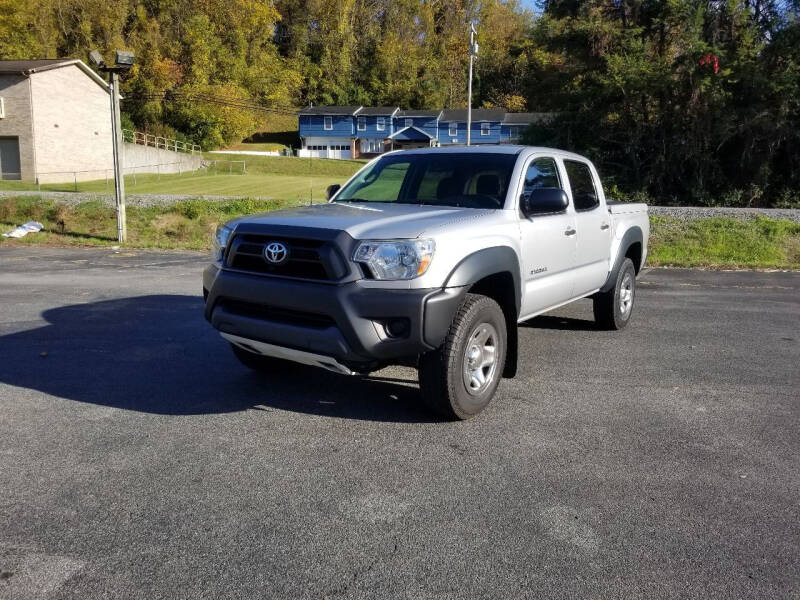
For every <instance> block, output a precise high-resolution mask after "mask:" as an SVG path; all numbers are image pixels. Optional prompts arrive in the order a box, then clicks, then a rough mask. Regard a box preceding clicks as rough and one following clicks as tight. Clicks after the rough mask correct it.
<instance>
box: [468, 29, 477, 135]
mask: <svg viewBox="0 0 800 600" xmlns="http://www.w3.org/2000/svg"><path fill="white" fill-rule="evenodd" d="M476 33H478V32H477V31H475V23H472V22H470V24H469V82H468V84H467V146H469V144H470V142H471V141H472V61H473V60H475V56H476V55H477V54H478V44H477V43H476V42H475V34H476Z"/></svg>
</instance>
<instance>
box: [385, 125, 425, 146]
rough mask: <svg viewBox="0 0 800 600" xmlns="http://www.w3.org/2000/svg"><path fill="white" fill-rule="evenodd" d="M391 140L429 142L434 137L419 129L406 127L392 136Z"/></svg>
mask: <svg viewBox="0 0 800 600" xmlns="http://www.w3.org/2000/svg"><path fill="white" fill-rule="evenodd" d="M389 138H391V139H393V140H401V141H407V142H427V141H429V140H431V139H433V136H432V135H431V134H429V133H426V132H425V131H422V129H419V128H417V127H404V128H403V129H401V130H400V131H397V132H395V133H393V134H392V135H390V136H389Z"/></svg>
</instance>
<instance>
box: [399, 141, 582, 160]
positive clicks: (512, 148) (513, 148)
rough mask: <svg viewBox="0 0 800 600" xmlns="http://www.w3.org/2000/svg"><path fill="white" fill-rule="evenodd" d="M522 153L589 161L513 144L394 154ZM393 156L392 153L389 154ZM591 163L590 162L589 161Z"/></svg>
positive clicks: (441, 148) (423, 149)
mask: <svg viewBox="0 0 800 600" xmlns="http://www.w3.org/2000/svg"><path fill="white" fill-rule="evenodd" d="M522 151H532V152H552V153H553V154H558V155H559V156H561V157H564V158H575V159H579V160H585V161H588V160H589V159H588V158H586V157H585V156H581V155H580V154H575V153H574V152H569V151H567V150H559V149H558V148H548V147H546V146H521V145H513V144H502V145H497V146H494V145H492V146H488V145H486V146H444V147H439V148H416V149H413V150H396V151H395V152H402V153H403V154H455V153H465V152H468V153H470V154H519V153H520V152H522ZM389 154H394V152H392V153H389ZM590 162H591V161H590Z"/></svg>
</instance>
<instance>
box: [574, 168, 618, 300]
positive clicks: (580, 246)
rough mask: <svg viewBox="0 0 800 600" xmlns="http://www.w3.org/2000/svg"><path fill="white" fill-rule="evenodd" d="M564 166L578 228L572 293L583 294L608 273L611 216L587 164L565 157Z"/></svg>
mask: <svg viewBox="0 0 800 600" xmlns="http://www.w3.org/2000/svg"><path fill="white" fill-rule="evenodd" d="M564 169H565V170H566V172H567V178H568V179H569V191H570V197H571V199H572V205H573V206H574V207H575V229H576V230H577V235H576V240H577V250H576V260H575V267H574V268H575V273H574V282H575V287H574V288H573V295H574V296H582V295H584V294H588V293H590V292H594V291H595V290H597V289H599V288H600V286H602V285H603V283H604V282H605V280H606V277H607V276H608V261H609V254H610V252H611V227H610V225H611V215H609V214H608V210H607V209H606V206H605V203H604V202H601V198H600V188H599V181H597V180H596V179H595V176H594V174H593V173H592V169H591V167H590V166H589V165H588V164H587V163H585V162H582V161H577V160H569V159H564Z"/></svg>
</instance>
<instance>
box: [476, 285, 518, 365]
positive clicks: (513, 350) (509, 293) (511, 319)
mask: <svg viewBox="0 0 800 600" xmlns="http://www.w3.org/2000/svg"><path fill="white" fill-rule="evenodd" d="M469 293H471V294H480V295H482V296H488V297H489V298H491V299H492V300H494V301H495V302H497V303H498V304H499V305H500V308H501V309H503V315H505V318H506V333H507V335H508V352H507V353H506V364H505V369H504V370H503V377H514V375H516V372H517V314H518V307H517V296H516V291H515V289H514V276H513V275H511V273H510V272H508V271H505V272H502V273H495V274H493V275H488V276H487V277H484V278H483V279H481V280H479V281H476V282H475V283H473V284H472V285H471V286H470V288H469Z"/></svg>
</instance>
